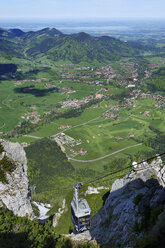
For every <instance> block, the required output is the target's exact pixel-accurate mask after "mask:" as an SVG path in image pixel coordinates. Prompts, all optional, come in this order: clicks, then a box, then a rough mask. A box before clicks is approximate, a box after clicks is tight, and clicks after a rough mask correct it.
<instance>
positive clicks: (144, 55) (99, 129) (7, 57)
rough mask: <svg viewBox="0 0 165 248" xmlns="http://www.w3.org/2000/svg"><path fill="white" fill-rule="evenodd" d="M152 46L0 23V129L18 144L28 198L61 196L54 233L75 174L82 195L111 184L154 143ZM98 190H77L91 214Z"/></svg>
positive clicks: (163, 118) (155, 64)
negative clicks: (25, 164) (3, 27)
mask: <svg viewBox="0 0 165 248" xmlns="http://www.w3.org/2000/svg"><path fill="white" fill-rule="evenodd" d="M9 47H10V49H9ZM161 49H163V48H159V49H158V41H157V42H156V43H155V44H154V45H152V46H147V47H146V46H145V45H144V44H141V43H140V41H139V43H135V42H129V43H127V42H124V41H120V40H117V39H114V38H111V37H106V36H103V37H92V36H90V35H88V34H86V33H79V34H72V35H65V34H63V33H61V32H60V31H58V30H56V29H49V28H46V29H43V30H40V31H36V32H26V33H25V32H23V31H21V30H17V29H13V30H8V31H6V30H0V92H2V94H0V116H1V118H0V136H1V138H4V139H6V140H10V141H13V142H19V143H20V144H21V145H22V146H24V147H25V151H26V154H27V158H28V170H29V180H30V187H31V190H32V199H33V200H36V201H38V202H46V203H50V204H51V206H52V209H51V210H50V214H54V213H56V212H57V210H58V208H59V207H60V206H61V205H62V201H63V199H64V198H66V204H67V210H66V212H65V214H64V215H63V216H62V218H61V220H60V221H59V225H58V226H57V231H58V232H59V233H63V232H65V233H68V232H69V229H71V228H73V226H72V224H71V220H69V216H70V212H69V211H70V210H69V204H70V200H71V198H72V189H73V185H74V184H75V183H77V182H81V181H82V182H84V183H85V186H84V187H83V188H82V191H81V194H82V195H84V194H85V191H86V190H87V188H88V186H91V185H92V186H95V187H96V186H105V187H108V188H111V184H112V182H113V181H114V180H115V179H116V178H117V177H120V176H122V175H123V174H126V173H127V172H128V171H129V170H130V169H131V168H132V162H133V161H141V160H144V159H147V158H149V157H151V156H152V155H155V154H156V153H161V152H163V151H164V148H165V143H164V134H163V133H164V131H165V125H164V124H165V112H164V108H165V95H164V80H165V66H164V62H165V60H164V59H163V57H161V56H159V55H160V50H161ZM128 167H130V168H128ZM125 168H127V169H126V170H125ZM122 169H123V171H120V170H122ZM116 170H119V172H118V174H115V176H113V177H107V178H106V179H103V180H98V181H97V180H96V181H95V179H97V178H98V177H100V176H106V174H108V173H111V172H114V171H116ZM107 191H108V190H106V189H103V190H102V191H101V193H100V194H99V195H98V198H97V197H96V196H95V195H91V196H89V195H88V196H87V198H88V201H89V203H90V205H91V208H92V215H94V214H95V213H96V211H97V209H99V208H100V207H101V206H102V204H103V202H104V201H103V198H102V197H103V196H104V195H106V193H107ZM96 198H97V199H96ZM93 201H95V202H96V204H95V205H92V202H93ZM65 218H67V219H68V224H67V225H66V226H65V227H63V223H64V221H65Z"/></svg>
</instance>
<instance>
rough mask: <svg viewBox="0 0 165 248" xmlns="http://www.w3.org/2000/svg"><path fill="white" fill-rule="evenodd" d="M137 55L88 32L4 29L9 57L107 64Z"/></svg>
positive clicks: (1, 43) (2, 49)
mask: <svg viewBox="0 0 165 248" xmlns="http://www.w3.org/2000/svg"><path fill="white" fill-rule="evenodd" d="M135 53H137V51H136V52H135V49H134V48H133V46H131V45H130V44H128V43H127V42H124V41H120V40H118V39H115V38H112V37H109V36H102V37H92V36H90V35H89V34H87V33H84V32H81V33H78V34H70V35H66V34H63V33H62V32H60V31H59V30H57V29H55V28H45V29H42V30H39V31H36V32H34V31H30V32H26V33H25V32H23V31H22V30H20V29H9V30H3V29H0V55H1V56H5V57H10V56H16V57H33V58H36V57H37V58H40V57H41V58H42V56H46V57H47V58H49V59H52V60H53V61H59V60H62V61H70V62H72V63H80V62H89V63H90V62H95V61H97V62H100V63H104V62H107V61H115V60H119V59H120V58H122V57H131V56H133V55H135Z"/></svg>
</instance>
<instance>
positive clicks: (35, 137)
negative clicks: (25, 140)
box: [23, 135, 42, 139]
mask: <svg viewBox="0 0 165 248" xmlns="http://www.w3.org/2000/svg"><path fill="white" fill-rule="evenodd" d="M23 136H24V137H29V138H34V139H42V137H37V136H32V135H23Z"/></svg>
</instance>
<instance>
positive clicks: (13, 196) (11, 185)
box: [0, 140, 33, 218]
mask: <svg viewBox="0 0 165 248" xmlns="http://www.w3.org/2000/svg"><path fill="white" fill-rule="evenodd" d="M0 143H1V144H2V145H3V147H4V151H3V153H1V157H0V160H1V159H3V157H4V156H6V157H7V158H8V159H9V160H10V161H13V162H14V164H15V165H16V167H15V169H14V170H13V171H12V172H6V179H7V183H4V182H2V181H0V207H2V206H4V205H5V206H6V207H7V208H8V209H9V210H11V211H12V212H13V213H14V214H15V215H18V216H21V217H23V216H28V217H29V218H32V217H33V210H32V206H31V202H30V191H29V181H28V177H27V160H26V154H25V151H24V149H23V148H22V147H21V145H20V144H19V143H11V142H6V141H4V140H0Z"/></svg>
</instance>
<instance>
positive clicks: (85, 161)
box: [68, 143, 142, 163]
mask: <svg viewBox="0 0 165 248" xmlns="http://www.w3.org/2000/svg"><path fill="white" fill-rule="evenodd" d="M140 145H142V143H139V144H136V145H132V146H127V147H125V148H122V149H120V150H118V151H115V152H112V153H109V154H107V155H105V156H102V157H99V158H95V159H91V160H79V159H75V158H71V157H69V156H68V159H69V160H73V161H76V162H80V163H91V162H95V161H98V160H101V159H104V158H108V157H110V156H112V155H114V154H117V153H119V152H122V151H125V150H127V149H130V148H133V147H136V146H140Z"/></svg>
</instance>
